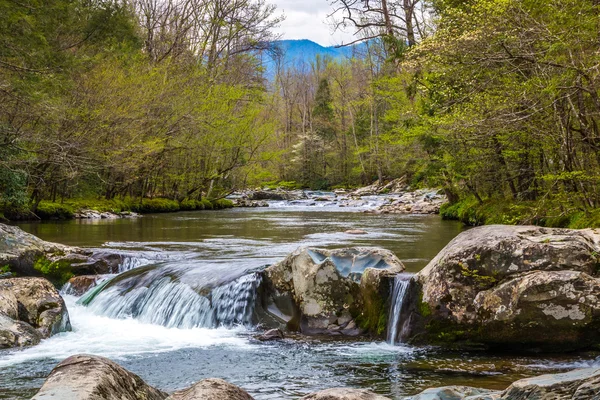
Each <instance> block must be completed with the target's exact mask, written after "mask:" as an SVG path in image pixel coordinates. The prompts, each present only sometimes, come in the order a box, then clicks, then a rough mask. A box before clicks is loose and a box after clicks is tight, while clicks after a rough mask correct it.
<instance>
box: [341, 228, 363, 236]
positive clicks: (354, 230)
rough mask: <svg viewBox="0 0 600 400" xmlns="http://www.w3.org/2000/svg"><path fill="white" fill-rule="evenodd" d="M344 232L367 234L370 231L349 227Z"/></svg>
mask: <svg viewBox="0 0 600 400" xmlns="http://www.w3.org/2000/svg"><path fill="white" fill-rule="evenodd" d="M344 233H346V234H348V235H367V234H368V233H369V232H367V231H363V230H362V229H349V230H347V231H346V232H344Z"/></svg>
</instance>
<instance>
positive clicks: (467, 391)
mask: <svg viewBox="0 0 600 400" xmlns="http://www.w3.org/2000/svg"><path fill="white" fill-rule="evenodd" d="M499 396H500V392H498V391H493V390H487V389H479V388H473V387H469V386H444V387H439V388H431V389H427V390H424V391H422V392H421V393H419V394H417V395H415V396H411V397H407V398H406V399H405V400H467V399H468V400H495V399H499Z"/></svg>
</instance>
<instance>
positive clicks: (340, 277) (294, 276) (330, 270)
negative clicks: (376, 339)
mask: <svg viewBox="0 0 600 400" xmlns="http://www.w3.org/2000/svg"><path fill="white" fill-rule="evenodd" d="M370 269H381V270H390V271H393V272H392V274H393V273H396V272H399V271H402V270H404V266H403V265H402V263H401V262H400V260H398V259H397V258H396V256H394V254H393V253H391V252H389V251H387V250H383V249H378V248H367V247H360V248H349V249H339V250H325V249H316V248H300V249H298V250H296V251H295V252H293V253H292V254H290V255H289V256H288V257H286V258H285V259H284V260H283V261H281V262H280V263H278V264H275V265H273V266H271V267H268V268H267V269H266V270H265V271H264V275H265V281H266V282H267V283H268V285H269V287H270V288H271V292H272V294H273V293H274V296H275V297H277V296H279V297H281V296H287V297H288V298H289V299H291V301H292V302H293V307H292V310H294V311H295V316H294V319H293V320H294V321H297V323H298V326H297V328H298V330H300V331H301V332H302V333H305V334H344V335H357V334H359V333H361V332H362V331H364V330H370V329H371V328H372V326H371V325H370V324H369V323H368V322H367V320H369V319H370V318H371V317H370V313H371V311H370V310H371V307H370V306H369V307H368V309H365V308H364V307H363V306H364V305H365V304H371V303H377V304H380V303H381V302H382V300H381V299H370V298H368V297H369V296H371V295H373V294H375V293H377V295H379V294H378V293H379V288H377V289H374V290H368V291H364V292H363V291H361V284H360V280H361V279H362V278H361V279H357V278H358V277H360V276H362V275H363V274H364V273H365V271H367V272H368V271H369V270H370ZM367 275H369V273H367ZM377 284H378V285H379V284H381V281H378V283H377ZM381 308H382V306H381V307H379V308H377V310H378V311H379V310H380V309H381ZM380 318H381V316H380V315H377V320H378V321H379V319H380ZM357 319H358V321H357ZM383 325H384V328H383V329H385V323H384V324H383ZM358 327H360V328H362V329H359V328H358ZM288 329H291V327H290V326H289V324H288ZM371 333H374V334H381V332H379V331H375V332H371Z"/></svg>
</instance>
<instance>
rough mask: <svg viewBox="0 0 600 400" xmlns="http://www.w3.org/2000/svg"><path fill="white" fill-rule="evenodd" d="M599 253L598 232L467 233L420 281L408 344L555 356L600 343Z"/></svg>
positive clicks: (509, 229) (500, 229)
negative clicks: (546, 352) (554, 353)
mask: <svg viewBox="0 0 600 400" xmlns="http://www.w3.org/2000/svg"><path fill="white" fill-rule="evenodd" d="M599 253H600V234H598V233H596V232H595V231H594V230H580V231H578V230H568V229H548V228H540V227H533V226H499V225H497V226H485V227H480V228H474V229H471V230H468V231H466V232H463V233H462V234H460V235H459V236H457V237H456V238H455V239H454V240H452V241H451V242H450V243H449V244H448V245H447V246H446V247H445V248H444V249H443V250H442V251H441V252H440V253H439V254H438V255H437V256H436V257H435V258H434V259H433V260H432V261H431V262H430V263H429V264H428V265H427V267H425V268H424V269H423V270H422V271H421V272H420V273H419V274H417V276H416V277H415V282H416V284H415V285H413V287H412V288H411V291H410V292H411V293H410V295H409V300H408V301H409V302H410V303H411V304H412V307H411V313H410V315H408V316H406V317H405V318H404V320H405V321H406V322H405V326H404V331H405V332H407V334H406V338H407V339H408V340H409V341H412V342H416V343H437V344H445V345H458V346H463V345H467V346H482V347H502V348H507V347H513V348H522V349H528V350H550V351H554V350H560V351H566V350H572V349H578V348H585V347H588V346H591V345H595V344H598V337H599V336H598V331H599V329H600V279H598V277H597V276H598V272H599V270H598V265H599V259H598V257H599V256H598V254H599Z"/></svg>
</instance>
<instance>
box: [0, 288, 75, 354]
mask: <svg viewBox="0 0 600 400" xmlns="http://www.w3.org/2000/svg"><path fill="white" fill-rule="evenodd" d="M15 308H16V313H15ZM0 313H2V314H3V316H4V318H3V322H2V324H1V326H2V327H1V328H0V330H5V331H7V332H12V333H10V334H9V333H7V334H6V335H9V336H10V337H12V343H13V346H23V345H30V344H36V343H37V342H39V339H40V338H48V337H50V336H52V335H54V334H56V333H59V332H64V331H69V330H71V323H70V321H69V313H68V312H67V307H66V305H65V302H64V301H63V299H62V297H60V294H59V293H58V291H57V290H56V288H55V287H54V286H53V285H52V284H51V283H50V282H49V281H48V280H46V279H44V278H11V279H3V280H2V281H0ZM9 320H11V321H12V323H11V322H10V321H9ZM23 323H24V324H26V325H29V326H30V327H31V328H32V329H34V330H36V331H37V333H38V335H34V334H32V333H31V332H32V331H31V330H30V329H29V328H27V327H25V326H24V325H23ZM20 334H22V335H23V339H20V338H19V335H20ZM6 335H5V336H6ZM11 335H12V336H11ZM6 337H8V336H6ZM10 343H11V340H9V339H6V340H5V343H4V347H9V344H10Z"/></svg>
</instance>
